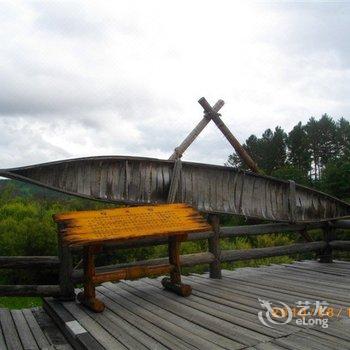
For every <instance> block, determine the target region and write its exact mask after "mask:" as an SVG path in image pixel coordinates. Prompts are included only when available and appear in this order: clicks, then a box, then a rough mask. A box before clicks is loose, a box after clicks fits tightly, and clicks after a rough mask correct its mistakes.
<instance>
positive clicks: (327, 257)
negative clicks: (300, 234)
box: [319, 224, 335, 263]
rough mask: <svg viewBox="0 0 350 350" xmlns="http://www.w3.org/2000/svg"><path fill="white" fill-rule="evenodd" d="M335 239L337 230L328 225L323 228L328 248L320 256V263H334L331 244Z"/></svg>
mask: <svg viewBox="0 0 350 350" xmlns="http://www.w3.org/2000/svg"><path fill="white" fill-rule="evenodd" d="M334 238H335V229H334V227H332V226H331V225H329V224H327V226H326V227H324V228H323V240H324V241H325V242H326V243H327V247H326V248H325V249H324V250H323V251H322V252H321V254H320V259H319V262H320V263H331V262H333V251H332V247H331V245H330V244H329V242H331V241H333V240H334Z"/></svg>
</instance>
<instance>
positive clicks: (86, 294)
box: [78, 246, 105, 312]
mask: <svg viewBox="0 0 350 350" xmlns="http://www.w3.org/2000/svg"><path fill="white" fill-rule="evenodd" d="M83 264H84V291H83V292H80V293H79V294H78V300H79V301H80V302H81V303H82V304H83V305H85V306H87V307H88V308H89V309H91V310H92V311H94V312H102V311H103V310H104V308H105V305H104V304H103V302H102V301H100V300H98V299H97V298H96V292H95V284H94V281H93V278H94V276H95V261H94V247H92V246H87V247H84V252H83Z"/></svg>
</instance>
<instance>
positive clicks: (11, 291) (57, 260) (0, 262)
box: [0, 215, 350, 299]
mask: <svg viewBox="0 0 350 350" xmlns="http://www.w3.org/2000/svg"><path fill="white" fill-rule="evenodd" d="M208 220H209V222H210V223H211V225H212V227H213V230H212V231H210V232H202V233H195V234H189V235H188V240H189V241H196V240H208V251H207V252H201V253H195V254H186V255H182V256H181V265H182V266H184V267H191V266H195V265H200V264H209V272H210V277H211V278H221V263H223V262H235V261H239V260H250V259H261V258H267V257H274V256H282V255H289V254H295V253H306V252H316V253H317V254H316V257H317V258H318V260H319V261H320V262H321V263H327V262H332V259H333V251H334V250H343V251H350V241H343V240H336V230H337V229H350V221H348V220H339V221H334V222H329V223H324V222H323V223H310V224H286V223H269V224H260V225H249V226H232V227H220V225H219V216H217V215H209V217H208ZM314 229H322V230H323V240H321V241H311V237H310V236H309V235H308V231H310V230H314ZM289 232H294V233H299V234H300V235H301V237H303V238H304V242H303V243H294V244H289V245H283V246H273V247H266V248H253V249H243V250H221V249H220V239H221V238H228V237H239V236H257V235H263V234H273V233H289ZM165 243H167V239H166V238H147V239H141V240H140V239H139V240H130V241H127V242H123V243H106V244H105V245H104V251H106V252H114V251H116V250H119V249H126V248H137V247H145V246H154V245H161V244H165ZM58 248H59V249H58V251H59V254H58V257H56V256H26V257H21V256H2V257H0V268H2V269H48V270H50V271H52V272H54V273H56V274H57V276H59V277H58V280H59V281H58V283H57V284H56V285H49V284H48V285H2V286H0V296H11V295H12V296H13V295H17V296H18V295H22V296H55V297H60V298H67V299H70V298H72V297H73V296H74V286H75V285H76V284H79V283H81V282H82V278H83V271H82V270H81V269H73V256H74V255H75V254H79V252H80V249H79V248H74V249H73V248H72V249H70V248H67V247H65V246H63V245H62V243H61V240H60V237H59V239H58ZM163 262H164V263H167V262H168V258H159V259H152V260H145V261H137V262H131V263H124V264H116V265H107V266H100V267H97V268H96V270H97V272H108V271H114V270H116V269H123V268H128V267H132V266H152V265H157V264H160V263H163Z"/></svg>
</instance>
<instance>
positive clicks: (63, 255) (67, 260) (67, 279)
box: [57, 223, 75, 300]
mask: <svg viewBox="0 0 350 350" xmlns="http://www.w3.org/2000/svg"><path fill="white" fill-rule="evenodd" d="M63 228H64V227H63V224H61V223H60V224H59V225H58V239H57V240H58V258H59V261H60V268H59V282H60V290H61V296H60V297H59V299H61V300H75V293H74V283H73V279H72V273H73V258H72V253H71V251H70V249H69V247H67V246H65V245H63V244H62V234H61V230H63Z"/></svg>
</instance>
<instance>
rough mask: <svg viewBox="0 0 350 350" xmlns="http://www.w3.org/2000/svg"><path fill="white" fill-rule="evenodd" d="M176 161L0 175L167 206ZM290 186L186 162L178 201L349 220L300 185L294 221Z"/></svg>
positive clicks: (96, 161)
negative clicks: (291, 211)
mask: <svg viewBox="0 0 350 350" xmlns="http://www.w3.org/2000/svg"><path fill="white" fill-rule="evenodd" d="M173 168H174V161H168V160H159V159H151V158H133V157H122V156H111V157H92V158H80V159H72V160H65V161H59V162H52V163H46V164H39V165H34V166H29V167H22V168H14V169H8V170H2V171H0V173H1V176H5V177H9V178H15V179H18V180H22V181H27V182H32V183H35V184H38V185H40V186H44V187H48V188H52V189H55V190H58V191H61V192H65V193H69V194H73V195H77V196H81V197H87V198H92V199H96V200H103V201H108V202H113V203H128V204H149V203H166V202H167V199H168V193H169V188H170V180H171V178H172V172H173ZM289 193H290V184H289V182H288V181H282V180H278V179H275V178H271V177H267V176H263V175H258V174H254V173H251V172H244V171H240V170H237V169H234V168H231V167H225V166H215V165H208V164H199V163H189V162H182V169H181V176H180V181H179V188H178V191H177V194H176V198H175V201H176V202H184V203H188V204H190V205H192V206H194V207H196V208H197V209H198V210H200V211H203V212H214V213H215V212H216V213H227V214H237V215H242V216H247V217H256V218H261V219H269V220H273V221H293V220H295V221H317V220H327V219H334V218H337V217H343V216H346V215H350V205H349V204H347V203H345V202H342V201H340V200H338V199H336V198H333V197H331V196H328V195H326V194H324V193H321V192H318V191H315V190H312V189H309V188H307V187H304V186H301V185H296V186H295V196H296V208H295V216H294V217H292V216H291V214H290V201H289Z"/></svg>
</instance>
